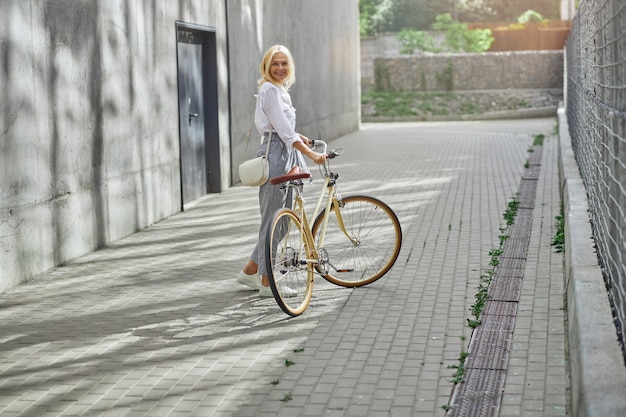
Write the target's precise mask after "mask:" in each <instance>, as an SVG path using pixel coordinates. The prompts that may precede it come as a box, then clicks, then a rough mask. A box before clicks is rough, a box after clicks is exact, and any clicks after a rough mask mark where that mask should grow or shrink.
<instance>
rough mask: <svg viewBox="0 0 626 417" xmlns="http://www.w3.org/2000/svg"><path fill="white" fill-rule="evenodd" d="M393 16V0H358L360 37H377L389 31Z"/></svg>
mask: <svg viewBox="0 0 626 417" xmlns="http://www.w3.org/2000/svg"><path fill="white" fill-rule="evenodd" d="M393 16H394V2H393V0H359V29H360V32H361V36H372V35H377V34H379V33H381V32H384V31H388V30H390V27H391V22H392V20H393Z"/></svg>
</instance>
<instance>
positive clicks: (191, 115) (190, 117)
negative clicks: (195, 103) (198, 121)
mask: <svg viewBox="0 0 626 417" xmlns="http://www.w3.org/2000/svg"><path fill="white" fill-rule="evenodd" d="M193 117H198V113H189V126H191V119H192V118H193Z"/></svg>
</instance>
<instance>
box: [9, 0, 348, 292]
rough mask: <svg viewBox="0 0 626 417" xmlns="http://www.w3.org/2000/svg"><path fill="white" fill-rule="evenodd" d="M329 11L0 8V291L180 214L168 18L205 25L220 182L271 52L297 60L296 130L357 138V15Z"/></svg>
mask: <svg viewBox="0 0 626 417" xmlns="http://www.w3.org/2000/svg"><path fill="white" fill-rule="evenodd" d="M313 3H314V4H313ZM336 3H337V2H335V1H332V0H316V1H315V2H310V1H307V0H267V1H264V2H254V1H244V0H239V1H238V0H228V1H204V0H155V1H143V2H135V1H128V2H125V1H97V0H83V1H74V0H46V1H40V0H3V1H1V2H0V54H1V56H2V59H1V60H0V86H1V89H2V95H3V97H2V100H0V292H3V291H6V290H8V289H10V288H13V287H15V286H17V285H19V284H20V283H23V282H25V281H27V280H29V279H32V278H34V277H36V276H37V275H39V274H41V273H44V272H46V271H48V270H50V269H52V268H54V267H55V266H57V265H60V264H63V263H65V262H68V261H71V260H72V259H74V258H77V257H79V256H81V255H83V254H85V253H88V252H90V251H93V250H95V249H97V248H99V247H102V246H104V245H107V244H109V243H110V242H113V241H115V240H117V239H119V238H121V237H124V236H126V235H128V234H131V233H133V232H135V231H137V230H139V229H141V228H144V227H146V226H149V225H150V224H152V223H154V222H157V221H158V220H160V219H163V218H165V217H168V216H170V215H171V214H173V213H176V212H178V211H180V210H181V209H182V203H181V177H180V162H179V161H180V149H179V133H178V97H177V94H178V92H177V61H176V28H175V26H176V22H177V21H180V22H185V23H190V24H194V25H198V26H202V27H212V28H214V29H215V33H216V43H217V71H218V74H217V78H218V84H219V85H218V90H217V96H218V97H217V102H218V111H219V117H218V120H219V139H218V140H219V144H220V153H221V154H222V157H221V161H222V163H223V164H224V165H223V166H222V167H221V169H222V172H226V173H231V172H232V171H233V170H234V169H235V168H236V164H237V163H238V161H239V155H238V154H237V151H238V146H239V141H241V138H242V137H243V132H244V131H245V129H247V128H248V127H249V124H250V121H251V117H252V113H251V109H252V108H253V105H254V104H253V102H254V98H253V94H254V85H255V81H256V79H257V77H258V76H257V74H258V69H257V66H258V61H259V59H260V53H261V51H263V50H265V48H266V47H267V46H269V45H271V44H272V43H278V42H280V43H285V44H287V45H289V46H290V47H291V49H292V51H293V52H294V55H295V56H296V60H297V64H298V66H299V67H298V69H299V71H298V84H297V87H296V88H295V89H294V98H295V100H294V101H295V102H296V105H297V107H298V117H299V120H300V122H301V123H300V127H301V128H302V130H303V133H304V132H306V133H309V134H311V136H317V134H320V135H322V136H324V137H326V138H332V137H335V136H338V135H340V134H342V133H345V132H348V131H350V130H355V129H357V128H358V123H359V88H358V73H359V68H358V67H359V66H358V19H357V16H358V5H357V2H340V3H341V4H339V5H338V4H336ZM227 15H228V16H227ZM304 18H306V24H301V22H302V21H303V19H304ZM339 26H341V28H337V27H339ZM229 38H230V39H229ZM344 53H345V54H344ZM231 96H232V98H231ZM231 126H232V127H233V129H232V131H231ZM231 138H232V143H231ZM224 177H226V178H224V180H223V181H224V182H225V184H224V186H229V185H231V184H233V183H236V182H237V180H238V179H237V178H233V177H231V176H229V175H225V176H224Z"/></svg>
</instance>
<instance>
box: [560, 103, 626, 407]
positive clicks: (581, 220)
mask: <svg viewBox="0 0 626 417" xmlns="http://www.w3.org/2000/svg"><path fill="white" fill-rule="evenodd" d="M557 114H558V121H559V187H560V189H561V198H562V201H563V217H564V221H565V239H566V240H565V281H566V286H567V288H566V291H567V317H568V330H569V331H568V338H569V340H568V342H569V358H570V378H571V383H570V384H571V404H572V413H571V415H572V416H574V417H578V416H589V417H606V416H620V415H626V396H625V395H624V393H625V392H626V366H625V364H624V357H623V354H622V351H621V349H620V346H619V343H618V341H617V335H616V329H615V324H614V321H613V314H612V313H611V307H610V303H609V300H608V295H607V290H606V286H605V283H604V278H603V275H602V271H601V269H600V266H599V264H598V259H597V257H596V253H595V249H594V240H593V238H592V233H591V222H590V219H589V215H588V205H587V193H586V191H585V187H584V184H583V181H582V178H581V177H580V173H579V171H578V165H577V164H576V161H575V159H574V152H573V150H572V144H571V138H570V135H569V129H568V125H567V116H566V114H565V110H564V109H563V108H562V107H559V109H558V111H557Z"/></svg>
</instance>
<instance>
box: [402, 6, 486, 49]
mask: <svg viewBox="0 0 626 417" xmlns="http://www.w3.org/2000/svg"><path fill="white" fill-rule="evenodd" d="M431 29H432V30H434V31H437V32H441V33H444V35H445V38H444V40H443V42H442V43H441V45H437V42H436V40H435V38H434V37H432V36H431V35H429V34H427V33H426V32H420V31H414V30H406V29H405V30H403V31H402V32H400V34H398V36H397V38H398V40H399V41H400V45H401V49H400V52H401V53H403V54H412V53H413V52H414V51H415V49H420V50H422V51H424V52H435V53H437V52H484V51H487V50H488V49H489V48H490V47H491V44H492V43H493V41H494V37H493V36H492V34H491V30H490V29H473V30H471V29H468V28H467V25H466V24H465V23H461V22H459V21H457V20H453V19H452V16H451V15H450V13H444V14H440V15H437V18H436V19H435V23H433V24H432V26H431Z"/></svg>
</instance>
